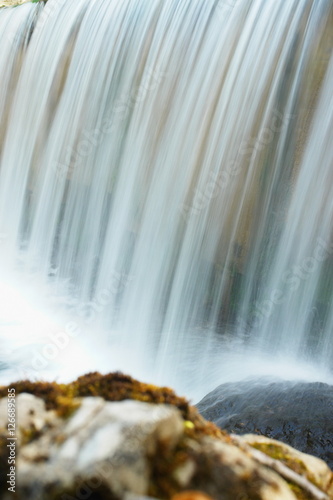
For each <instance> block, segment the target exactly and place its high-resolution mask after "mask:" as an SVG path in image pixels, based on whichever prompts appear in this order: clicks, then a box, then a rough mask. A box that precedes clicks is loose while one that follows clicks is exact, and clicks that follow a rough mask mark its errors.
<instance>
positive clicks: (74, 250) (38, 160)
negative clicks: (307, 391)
mask: <svg viewBox="0 0 333 500" xmlns="http://www.w3.org/2000/svg"><path fill="white" fill-rule="evenodd" d="M332 16H333V14H332V6H331V4H330V2H328V1H326V0H292V1H288V2H285V1H284V0H274V1H273V0H272V1H270V0H236V1H233V2H230V1H227V0H226V1H222V0H220V1H216V0H205V1H203V0H164V1H156V2H152V3H149V2H146V1H144V0H126V1H123V2H119V1H118V0H105V1H103V2H100V1H97V0H96V1H94V0H89V1H88V0H77V1H76V2H75V3H72V2H69V1H68V0H49V1H48V3H47V4H46V6H45V7H44V8H42V7H41V6H40V5H38V4H25V5H22V6H19V7H16V8H15V9H2V10H0V34H1V37H2V39H3V40H4V41H5V43H6V44H7V45H4V49H3V50H2V52H1V54H0V71H1V75H2V81H3V85H2V88H1V91H0V109H1V116H2V120H1V129H2V134H1V139H0V141H1V142H0V147H1V163H0V233H1V235H2V236H3V237H2V242H1V250H0V268H1V269H2V276H4V277H5V278H6V279H5V278H1V279H2V280H3V282H6V283H11V284H14V285H15V288H17V289H20V290H23V291H24V294H25V296H26V295H27V294H31V293H32V290H34V300H36V301H37V302H36V303H39V305H40V308H41V310H42V311H43V314H44V313H45V315H46V317H47V318H50V321H51V324H50V323H47V321H46V320H45V317H44V316H43V318H42V319H41V322H40V325H42V326H40V329H41V330H42V331H41V332H40V333H39V334H38V335H37V334H36V341H35V340H34V341H33V342H32V340H31V339H32V333H31V332H30V331H25V333H24V337H25V341H24V344H25V350H24V354H22V356H24V357H25V358H26V360H27V359H29V361H28V362H27V361H25V363H24V367H25V370H26V371H27V372H28V375H29V376H35V377H38V376H41V375H42V376H50V375H49V374H50V373H51V368H52V366H53V364H54V367H55V368H54V370H55V371H53V372H52V376H54V374H56V375H57V376H59V377H65V376H66V373H67V372H68V373H72V372H73V373H75V375H77V374H81V373H82V372H83V371H86V370H87V369H103V370H109V371H111V370H115V369H119V368H120V369H122V370H123V371H125V372H130V373H133V374H135V375H137V376H141V377H144V378H147V379H152V380H154V381H157V380H158V381H159V382H163V383H168V384H173V385H174V386H175V387H177V388H180V390H185V391H187V392H190V391H191V389H192V388H193V386H194V385H195V386H196V387H198V388H199V389H200V388H202V390H203V391H205V390H206V388H207V386H208V387H211V386H215V385H216V384H217V383H218V382H220V381H221V379H223V377H224V378H225V377H233V378H235V377H236V378H237V377H242V376H244V374H246V368H245V366H246V365H248V369H249V370H250V371H251V370H253V365H255V369H258V363H259V361H258V357H259V358H260V363H261V370H262V371H263V372H265V370H267V369H269V365H272V363H273V358H274V357H277V358H281V359H282V360H286V358H287V357H290V358H291V360H292V363H297V362H299V361H300V360H305V361H306V362H308V363H310V364H311V363H312V362H315V365H314V368H313V372H311V374H309V377H310V378H313V377H319V378H323V376H324V375H323V374H321V375H319V374H317V375H314V374H315V373H316V370H318V366H321V368H325V367H326V368H327V369H328V368H329V366H330V364H331V362H332V352H330V351H329V349H330V344H331V342H332V333H331V332H332V326H333V325H332V322H333V310H332V308H331V297H332V290H331V284H330V281H331V280H330V276H329V272H330V271H329V269H330V267H331V266H330V259H331V254H332V251H331V250H327V255H326V254H325V255H326V257H325V259H324V258H323V259H320V258H317V259H316V257H315V256H314V255H315V252H316V248H317V247H316V245H318V244H319V243H318V242H326V243H325V244H327V245H329V248H330V245H331V236H330V235H331V230H330V225H331V218H332V206H331V205H332V203H331V201H330V200H331V199H332V197H331V196H330V190H331V188H330V182H329V179H330V168H331V165H332V155H333V153H332V151H333V150H332V140H331V130H332V117H333V104H332V97H331V96H332V88H333V69H332V68H333V59H332V55H331V51H332ZM13 34H14V35H13ZM329 59H331V61H330V63H329ZM315 93H317V94H318V96H319V97H318V98H317V96H316V94H315ZM320 244H324V243H320ZM322 253H323V252H322ZM313 256H314V257H313ZM311 257H313V258H314V259H315V261H312V260H311V262H310V261H308V260H307V259H309V258H311ZM299 265H300V266H301V267H302V266H303V271H302V270H301V271H296V272H298V273H302V272H303V273H305V274H306V279H305V278H303V277H301V276H296V278H295V276H294V275H293V274H292V273H293V269H294V267H293V266H299ZM304 266H305V267H306V266H307V267H306V269H305V268H304ZM311 266H312V267H311ZM310 268H311V269H310ZM307 269H308V270H307ZM288 273H291V274H288ZM281 276H284V281H283V285H281V283H280V281H281ZM296 280H299V282H300V285H299V286H297V287H296ZM4 290H5V288H4ZM4 293H6V291H4ZM272 294H275V295H274V297H273V295H272ZM38 296H39V298H38ZM43 296H44V297H43ZM272 297H273V298H272ZM29 300H30V299H29ZM22 307H23V306H22ZM34 307H37V306H35V302H34ZM17 313H18V315H19V314H20V311H18V312H17ZM2 316H3V314H2ZM54 318H56V319H54ZM0 319H1V317H0ZM44 320H45V321H46V323H44ZM3 325H4V326H3V333H2V334H1V335H2V338H1V342H3V343H6V346H7V348H8V349H9V350H8V352H7V356H8V362H9V364H10V362H11V357H10V356H11V354H10V350H11V348H14V347H15V346H14V344H13V343H11V333H10V327H9V326H8V322H6V321H4V322H3ZM22 328H25V329H27V328H28V326H27V325H26V326H24V325H23V326H22ZM43 330H44V331H43ZM46 330H47V331H46ZM34 333H36V332H34ZM29 342H30V344H31V345H30V346H29ZM26 344H28V345H26ZM66 353H67V355H66ZM68 353H70V354H68ZM12 355H13V349H12ZM265 358H266V359H267V360H268V361H267V363H265V361H264V359H265ZM58 362H62V363H63V364H62V365H60V367H59V365H58ZM282 364H283V361H282ZM324 365H325V366H324ZM19 366H20V363H18V367H19ZM277 366H278V368H277V370H280V369H281V368H280V367H281V365H277ZM309 366H310V365H306V368H305V370H310V368H309ZM18 367H16V368H18ZM231 371H233V373H232V374H231ZM243 372H244V373H243ZM300 373H302V375H300ZM296 375H297V376H303V375H304V373H303V371H302V369H300V371H297V369H296ZM68 376H71V375H68ZM209 384H210V385H209Z"/></svg>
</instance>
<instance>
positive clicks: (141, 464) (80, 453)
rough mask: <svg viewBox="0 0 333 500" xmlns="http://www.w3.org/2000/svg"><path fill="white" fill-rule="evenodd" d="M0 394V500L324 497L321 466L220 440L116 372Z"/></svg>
mask: <svg viewBox="0 0 333 500" xmlns="http://www.w3.org/2000/svg"><path fill="white" fill-rule="evenodd" d="M14 394H15V397H14ZM0 397H1V399H0V470H1V473H0V474H1V478H0V479H1V486H0V488H1V489H0V497H1V498H2V499H3V500H10V499H12V498H15V499H19V500H20V499H22V500H23V499H24V500H55V499H59V500H75V499H80V500H84V499H91V500H108V499H110V500H117V499H119V500H120V499H124V500H131V499H132V500H133V499H134V500H135V498H137V499H138V498H141V499H142V497H152V498H159V499H169V498H172V499H173V500H209V498H211V499H216V500H280V499H281V500H282V499H283V500H296V499H303V500H307V499H308V500H310V499H320V500H329V499H332V498H333V474H332V471H331V470H330V469H329V467H328V466H327V465H326V463H325V462H324V461H322V460H320V459H318V458H315V457H312V456H310V455H305V454H303V453H301V452H299V451H297V450H295V449H293V448H291V447H289V446H288V445H286V444H282V443H280V442H279V441H274V440H272V439H268V438H264V437H262V436H255V435H245V436H241V437H240V436H236V435H232V434H231V435H229V434H227V433H226V432H224V431H222V430H220V429H219V428H218V427H216V426H215V425H214V424H212V423H210V422H207V421H206V420H205V419H204V418H203V417H202V416H200V414H199V413H198V411H197V410H196V409H195V408H194V407H193V406H191V405H190V404H189V403H188V402H187V401H186V400H185V399H184V398H180V397H178V396H176V394H175V393H174V392H173V391H172V390H171V389H168V388H163V387H162V388H159V387H156V386H153V385H147V384H142V383H140V382H138V381H136V380H133V379H132V378H131V377H128V376H125V375H122V374H119V373H113V374H109V375H104V376H103V375H100V374H99V373H91V374H88V375H86V376H83V377H80V378H79V379H78V380H76V381H75V382H73V383H71V384H67V385H65V384H56V383H46V382H43V383H32V382H29V381H21V382H17V383H14V384H12V385H11V386H9V387H8V388H7V387H2V388H0ZM13 401H14V403H13ZM8 415H10V419H9V418H8ZM15 416H16V417H17V419H16V418H14V417H15ZM11 419H12V420H14V421H16V427H15V430H14V431H13V426H12V425H11V426H8V422H9V421H11ZM13 432H14V434H15V435H13V434H12V433H13ZM14 437H15V438H16V439H14ZM13 491H15V495H14V496H13Z"/></svg>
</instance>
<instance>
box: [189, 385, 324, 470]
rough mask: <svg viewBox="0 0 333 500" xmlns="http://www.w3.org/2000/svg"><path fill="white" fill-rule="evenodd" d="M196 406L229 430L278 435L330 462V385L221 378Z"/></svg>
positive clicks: (286, 441) (277, 436) (273, 436)
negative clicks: (224, 381) (220, 383)
mask: <svg viewBox="0 0 333 500" xmlns="http://www.w3.org/2000/svg"><path fill="white" fill-rule="evenodd" d="M197 408H198V410H199V411H200V413H201V414H202V415H203V416H204V417H205V418H206V419H208V420H210V421H212V422H214V423H216V424H217V425H218V426H220V427H221V428H223V429H226V430H227V431H229V432H234V433H236V434H247V433H252V434H258V435H264V436H267V437H269V438H272V439H277V440H280V441H283V442H284V443H287V444H289V445H291V446H293V447H294V448H297V449H298V450H300V451H302V452H304V453H308V454H311V455H315V456H316V457H319V458H321V459H323V460H324V461H325V462H327V463H328V464H329V466H330V467H331V468H332V467H333V418H332V415H333V387H332V386H330V385H327V384H323V383H304V382H299V383H296V382H287V381H276V380H274V381H272V380H268V379H266V380H250V381H244V382H237V383H228V384H222V385H220V386H219V387H217V388H216V389H215V390H213V391H212V392H211V393H209V394H208V395H207V396H205V397H204V398H203V400H202V401H200V403H199V404H198V405H197Z"/></svg>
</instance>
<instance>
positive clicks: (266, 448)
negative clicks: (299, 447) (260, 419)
mask: <svg viewBox="0 0 333 500" xmlns="http://www.w3.org/2000/svg"><path fill="white" fill-rule="evenodd" d="M251 446H253V448H256V449H257V450H259V451H262V452H263V453H265V454H266V455H268V456H270V457H271V458H274V459H275V460H279V461H280V462H283V463H284V464H285V465H286V466H287V467H289V469H291V470H293V471H294V472H296V473H297V474H299V475H300V476H305V477H306V478H307V479H308V480H309V481H310V482H312V483H313V484H314V485H316V486H317V487H318V488H319V489H320V488H321V485H320V484H318V482H317V481H315V479H314V477H313V476H312V475H311V474H310V473H309V471H308V469H307V468H306V467H305V465H304V463H303V462H302V460H300V459H298V458H297V457H296V456H294V455H289V454H288V453H287V451H286V450H285V449H283V448H282V447H280V446H278V445H275V444H267V443H255V444H253V445H251ZM288 484H289V487H290V488H291V490H292V491H293V492H294V494H295V495H296V497H297V498H298V499H299V500H308V499H310V497H309V495H307V494H306V493H305V492H304V491H303V490H302V489H301V488H300V487H299V486H296V485H294V484H293V483H289V482H288Z"/></svg>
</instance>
